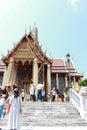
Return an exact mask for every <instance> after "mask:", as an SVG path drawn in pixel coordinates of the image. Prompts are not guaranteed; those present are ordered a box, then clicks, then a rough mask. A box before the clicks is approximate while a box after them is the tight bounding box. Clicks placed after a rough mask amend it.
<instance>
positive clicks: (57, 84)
mask: <svg viewBox="0 0 87 130" xmlns="http://www.w3.org/2000/svg"><path fill="white" fill-rule="evenodd" d="M56 88H57V89H59V76H58V74H56Z"/></svg>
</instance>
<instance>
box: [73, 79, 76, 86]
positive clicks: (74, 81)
mask: <svg viewBox="0 0 87 130" xmlns="http://www.w3.org/2000/svg"><path fill="white" fill-rule="evenodd" d="M73 85H74V86H75V85H76V78H75V77H73Z"/></svg>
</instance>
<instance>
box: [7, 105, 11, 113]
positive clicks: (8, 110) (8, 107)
mask: <svg viewBox="0 0 87 130" xmlns="http://www.w3.org/2000/svg"><path fill="white" fill-rule="evenodd" d="M10 108H11V104H8V106H7V113H9V112H10Z"/></svg>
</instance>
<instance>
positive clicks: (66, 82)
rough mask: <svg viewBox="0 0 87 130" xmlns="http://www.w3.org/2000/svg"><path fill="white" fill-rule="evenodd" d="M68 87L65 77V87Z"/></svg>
mask: <svg viewBox="0 0 87 130" xmlns="http://www.w3.org/2000/svg"><path fill="white" fill-rule="evenodd" d="M67 86H68V79H67V77H65V87H67Z"/></svg>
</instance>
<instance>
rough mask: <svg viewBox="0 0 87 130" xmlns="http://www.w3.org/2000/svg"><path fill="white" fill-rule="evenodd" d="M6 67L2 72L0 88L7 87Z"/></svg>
mask: <svg viewBox="0 0 87 130" xmlns="http://www.w3.org/2000/svg"><path fill="white" fill-rule="evenodd" d="M6 75H7V66H6V68H5V71H4V76H3V81H2V88H4V87H5V86H6V85H7V76H6Z"/></svg>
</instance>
